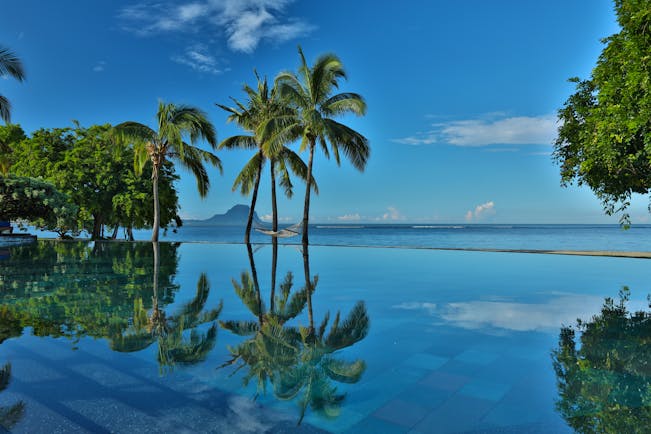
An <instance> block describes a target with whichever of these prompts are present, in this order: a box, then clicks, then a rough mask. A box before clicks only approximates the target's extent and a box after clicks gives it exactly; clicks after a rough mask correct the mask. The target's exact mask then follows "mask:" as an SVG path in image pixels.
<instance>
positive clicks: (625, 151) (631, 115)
mask: <svg viewBox="0 0 651 434" xmlns="http://www.w3.org/2000/svg"><path fill="white" fill-rule="evenodd" d="M615 12H616V14H617V21H618V22H619V25H620V27H621V31H620V32H619V33H616V34H614V35H612V36H610V37H608V38H605V39H604V40H603V42H604V44H605V47H604V49H603V51H602V53H601V55H600V56H599V59H598V61H597V65H596V66H595V68H594V69H593V71H592V76H591V77H590V78H589V79H586V80H580V79H579V78H573V79H571V80H570V81H571V82H573V83H576V92H575V93H574V94H573V95H571V96H570V97H569V98H568V99H567V101H566V102H565V105H564V106H563V108H562V109H560V110H559V112H558V119H559V123H560V127H559V130H558V138H557V139H556V142H555V146H554V159H555V161H556V162H557V163H558V164H559V165H560V171H561V179H562V184H563V185H565V186H566V185H568V184H571V183H572V182H574V181H576V182H577V183H578V185H584V184H585V185H587V186H589V187H590V188H591V189H592V190H593V192H594V193H595V194H596V196H597V197H598V198H599V199H600V200H601V202H602V204H603V207H604V211H605V212H606V214H608V215H612V214H615V213H618V212H621V213H622V216H621V220H620V221H621V222H622V223H624V224H628V223H629V221H630V218H629V215H628V213H627V212H626V210H627V208H628V206H629V205H630V200H631V196H632V194H633V193H639V194H647V193H648V192H649V188H651V164H650V159H651V122H649V119H651V74H650V71H651V56H650V55H649V53H650V52H651V33H650V32H649V28H650V27H651V2H649V1H648V0H615Z"/></svg>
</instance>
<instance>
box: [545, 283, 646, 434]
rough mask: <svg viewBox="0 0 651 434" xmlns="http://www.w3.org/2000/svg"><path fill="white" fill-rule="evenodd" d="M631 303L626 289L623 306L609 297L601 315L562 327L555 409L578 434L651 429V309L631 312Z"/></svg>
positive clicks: (556, 361)
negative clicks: (628, 305)
mask: <svg viewBox="0 0 651 434" xmlns="http://www.w3.org/2000/svg"><path fill="white" fill-rule="evenodd" d="M628 299H629V291H628V288H624V289H623V290H622V292H621V293H620V301H619V303H615V302H614V301H613V300H612V299H610V298H607V299H606V301H605V303H604V305H603V307H602V310H601V313H600V314H598V315H595V316H594V317H593V318H592V319H590V320H589V321H581V320H579V321H578V322H577V325H576V329H575V328H572V327H563V328H562V329H561V333H560V337H559V345H558V348H557V349H556V350H554V351H553V352H552V360H553V365H554V370H555V371H556V377H557V384H558V390H559V400H558V402H557V403H556V407H557V409H558V411H559V412H560V414H561V415H562V416H563V418H564V419H565V420H566V421H567V423H568V424H569V425H570V426H571V427H572V428H573V429H575V430H576V431H577V432H579V433H613V434H615V433H645V432H648V427H649V426H651V367H650V365H649V360H651V311H641V312H635V313H629V312H628V310H627V308H626V303H627V301H628ZM577 331H578V332H580V342H581V344H580V346H579V348H578V349H577V336H576V334H577Z"/></svg>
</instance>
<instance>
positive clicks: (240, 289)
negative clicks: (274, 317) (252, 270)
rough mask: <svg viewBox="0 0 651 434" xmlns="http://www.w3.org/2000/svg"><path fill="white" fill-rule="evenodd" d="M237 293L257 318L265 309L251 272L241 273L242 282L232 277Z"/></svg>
mask: <svg viewBox="0 0 651 434" xmlns="http://www.w3.org/2000/svg"><path fill="white" fill-rule="evenodd" d="M231 283H232V284H233V289H234V290H235V294H237V296H238V297H239V298H240V300H242V303H244V305H245V306H246V307H247V308H248V309H249V311H250V312H251V313H252V314H253V315H254V316H255V317H256V318H257V317H259V316H260V315H262V313H263V312H264V311H265V308H264V306H261V305H262V302H261V301H260V300H259V298H258V293H257V290H256V288H255V285H254V282H253V279H252V278H251V274H249V273H248V272H246V271H243V272H242V274H241V275H240V282H238V281H237V280H235V279H231Z"/></svg>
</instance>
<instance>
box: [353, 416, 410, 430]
mask: <svg viewBox="0 0 651 434" xmlns="http://www.w3.org/2000/svg"><path fill="white" fill-rule="evenodd" d="M408 429H409V428H407V427H404V426H402V425H396V424H394V423H391V422H389V421H386V420H381V419H378V418H376V417H373V416H371V417H367V418H366V419H364V420H362V421H361V422H359V423H358V424H357V425H355V426H353V427H352V428H350V429H349V430H347V431H345V433H346V434H361V433H373V434H403V433H406V432H407V430H408Z"/></svg>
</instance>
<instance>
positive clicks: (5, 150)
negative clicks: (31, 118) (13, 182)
mask: <svg viewBox="0 0 651 434" xmlns="http://www.w3.org/2000/svg"><path fill="white" fill-rule="evenodd" d="M24 139H25V131H23V129H22V128H21V127H20V125H14V124H9V125H5V126H0V174H2V175H3V176H7V174H8V173H9V167H11V162H12V155H11V152H12V148H13V144H14V143H18V142H20V141H22V140H24Z"/></svg>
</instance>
